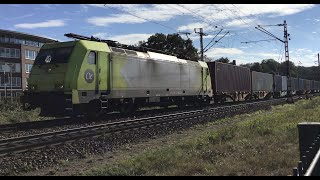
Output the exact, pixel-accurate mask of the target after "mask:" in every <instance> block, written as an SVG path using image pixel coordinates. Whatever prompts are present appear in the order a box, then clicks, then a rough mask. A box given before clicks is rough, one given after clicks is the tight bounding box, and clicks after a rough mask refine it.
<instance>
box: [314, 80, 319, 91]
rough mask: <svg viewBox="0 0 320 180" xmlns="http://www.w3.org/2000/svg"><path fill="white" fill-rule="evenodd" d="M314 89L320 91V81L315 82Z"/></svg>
mask: <svg viewBox="0 0 320 180" xmlns="http://www.w3.org/2000/svg"><path fill="white" fill-rule="evenodd" d="M314 89H315V90H320V81H315V82H314Z"/></svg>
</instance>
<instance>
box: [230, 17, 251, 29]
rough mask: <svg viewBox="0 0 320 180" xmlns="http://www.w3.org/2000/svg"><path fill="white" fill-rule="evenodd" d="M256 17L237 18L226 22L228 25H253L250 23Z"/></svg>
mask: <svg viewBox="0 0 320 180" xmlns="http://www.w3.org/2000/svg"><path fill="white" fill-rule="evenodd" d="M255 21H256V20H255V19H243V18H242V19H236V20H232V21H229V22H227V23H226V25H225V26H226V27H248V26H252V24H250V23H254V22H255Z"/></svg>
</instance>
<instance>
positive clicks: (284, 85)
mask: <svg viewBox="0 0 320 180" xmlns="http://www.w3.org/2000/svg"><path fill="white" fill-rule="evenodd" d="M281 77H282V91H287V90H288V78H287V76H281Z"/></svg>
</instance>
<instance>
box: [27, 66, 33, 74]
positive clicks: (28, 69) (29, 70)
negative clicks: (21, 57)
mask: <svg viewBox="0 0 320 180" xmlns="http://www.w3.org/2000/svg"><path fill="white" fill-rule="evenodd" d="M31 69H32V64H26V73H30V72H31Z"/></svg>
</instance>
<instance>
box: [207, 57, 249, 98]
mask: <svg viewBox="0 0 320 180" xmlns="http://www.w3.org/2000/svg"><path fill="white" fill-rule="evenodd" d="M207 64H208V67H209V71H210V75H211V84H212V90H213V98H214V101H215V102H216V103H217V102H225V101H226V100H227V99H231V100H232V101H240V100H246V99H248V98H249V95H250V92H251V74H250V69H249V68H246V67H241V66H236V65H232V64H227V63H221V62H208V63H207Z"/></svg>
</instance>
